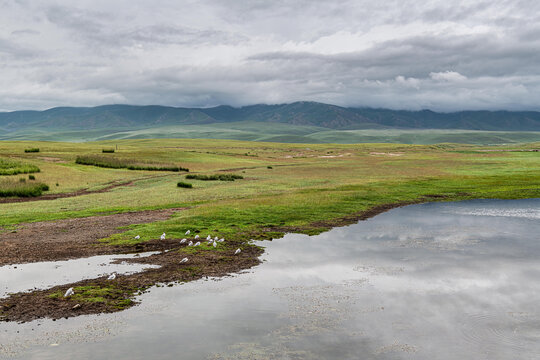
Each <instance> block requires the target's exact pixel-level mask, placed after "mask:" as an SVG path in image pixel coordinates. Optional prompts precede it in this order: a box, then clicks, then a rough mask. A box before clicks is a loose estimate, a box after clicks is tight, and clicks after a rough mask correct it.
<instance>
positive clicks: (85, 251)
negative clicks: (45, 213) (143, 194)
mask: <svg viewBox="0 0 540 360" xmlns="http://www.w3.org/2000/svg"><path fill="white" fill-rule="evenodd" d="M179 210H183V208H175V209H166V210H148V211H138V212H128V213H122V214H113V215H105V216H91V217H86V218H77V219H66V220H57V221H46V222H35V223H27V224H20V225H19V227H18V229H17V230H14V231H11V232H4V233H0V266H2V265H8V264H21V263H29V262H37V261H56V260H67V259H75V258H81V257H88V256H93V255H105V254H122V253H126V252H135V251H153V250H162V249H167V248H168V247H170V245H171V244H170V243H169V242H168V241H149V242H145V243H143V244H141V245H139V246H136V247H135V248H134V247H133V246H106V245H104V244H102V243H99V242H98V241H97V240H98V239H102V238H105V237H108V236H111V235H112V234H116V233H121V232H123V231H125V230H122V229H119V227H123V226H128V225H132V224H143V223H149V222H154V221H159V220H166V219H167V218H169V217H170V216H171V215H172V214H173V213H174V212H175V211H179Z"/></svg>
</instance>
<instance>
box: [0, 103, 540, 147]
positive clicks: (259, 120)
mask: <svg viewBox="0 0 540 360" xmlns="http://www.w3.org/2000/svg"><path fill="white" fill-rule="evenodd" d="M227 124H229V125H230V126H227ZM257 124H258V125H257ZM231 127H234V131H230V130H231ZM244 127H247V128H249V130H247V131H246V129H245V128H244ZM257 128H260V131H258V130H257ZM216 129H217V130H216ZM365 129H379V130H385V129H386V130H388V129H399V130H404V131H406V130H423V129H445V130H450V129H452V130H467V131H468V130H480V131H503V132H530V131H540V112H534V111H516V112H510V111H462V112H454V113H437V112H433V111H430V110H422V111H402V110H389V109H367V108H345V107H340V106H335V105H329V104H322V103H317V102H305V101H302V102H295V103H292V104H281V105H251V106H244V107H240V108H235V107H231V106H217V107H213V108H177V107H168V106H156V105H150V106H135V105H104V106H97V107H58V108H52V109H49V110H45V111H14V112H0V139H3V140H6V139H35V140H39V139H44V140H45V139H46V140H55V139H59V140H61V139H68V140H73V139H75V140H78V141H80V140H85V139H88V140H90V139H106V138H107V139H113V138H125V137H129V138H137V137H151V136H156V137H166V135H167V133H169V134H171V137H188V136H186V135H187V133H189V132H191V134H192V135H193V136H194V137H209V138H214V137H215V138H230V137H231V136H232V138H234V139H246V140H247V139H256V140H261V139H259V138H262V139H263V141H264V139H265V135H268V136H269V138H274V139H275V140H276V141H277V140H279V139H281V141H283V142H292V141H296V142H308V141H310V139H311V140H313V141H314V142H315V141H317V142H320V141H323V142H326V141H327V140H330V139H332V140H331V141H335V142H350V141H355V140H357V141H358V140H361V139H364V138H365V136H364V135H362V136H360V135H359V134H358V133H355V132H354V131H358V130H365ZM215 131H217V132H218V133H219V134H217V135H216V133H215ZM175 132H176V133H177V134H176V135H172V134H174V133H175ZM153 133H154V135H152V134H153ZM60 134H63V135H62V136H60ZM66 134H71V135H72V136H71V135H69V136H68V135H66ZM85 134H86V135H87V136H88V138H85ZM156 134H157V135H161V134H164V135H165V136H157V135H156ZM70 136H71V137H70ZM468 136H469V135H468ZM469 137H470V136H469ZM528 137H529V136H527V138H528ZM533 137H534V136H533ZM490 138H493V135H490ZM510 138H516V136H512V135H510ZM295 139H296V140H295ZM340 139H346V140H343V141H339V140H340ZM300 140H303V141H300ZM383 140H384V138H383ZM268 141H270V140H268ZM501 141H502V140H501Z"/></svg>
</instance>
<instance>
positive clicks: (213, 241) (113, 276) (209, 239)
mask: <svg viewBox="0 0 540 360" xmlns="http://www.w3.org/2000/svg"><path fill="white" fill-rule="evenodd" d="M190 233H191V231H190V230H188V231H186V236H187V235H189V234H190ZM166 236H167V235H166V234H165V233H163V234H161V237H160V239H161V240H165V238H166ZM140 238H141V237H140V235H137V236H135V239H136V240H139V239H140ZM199 238H200V237H199V235H195V237H194V240H198V239H199ZM186 241H187V239H186V238H184V239H182V240H180V244H184V243H185V242H186ZM206 241H207V242H208V244H212V246H214V247H217V243H218V242H224V241H225V239H224V238H221V239H219V238H218V237H217V236H216V237H214V238H213V239H212V237H211V236H210V235H208V236H207V237H206ZM199 245H201V242H200V241H197V242H196V243H195V244H193V241H190V242H189V243H188V245H187V246H199ZM241 251H242V250H240V249H236V251H235V252H234V255H238V254H240V252H241ZM188 261H189V259H188V258H187V257H185V258H183V259H182V260H180V264H184V263H187V262H188ZM114 279H116V273H112V274H111V275H109V277H108V278H107V280H114ZM72 295H75V291H74V290H73V288H72V287H71V288H69V289H67V291H66V293H65V294H64V297H68V296H72Z"/></svg>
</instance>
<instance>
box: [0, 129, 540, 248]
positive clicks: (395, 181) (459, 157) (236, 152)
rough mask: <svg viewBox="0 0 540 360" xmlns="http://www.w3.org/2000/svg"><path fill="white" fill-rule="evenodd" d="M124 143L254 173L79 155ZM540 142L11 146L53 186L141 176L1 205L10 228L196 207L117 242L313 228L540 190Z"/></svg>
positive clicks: (133, 151)
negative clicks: (376, 209) (375, 212)
mask: <svg viewBox="0 0 540 360" xmlns="http://www.w3.org/2000/svg"><path fill="white" fill-rule="evenodd" d="M116 145H118V150H117V151H116V153H115V154H114V155H112V154H111V155H112V156H118V157H119V158H123V159H133V160H137V161H148V162H158V163H172V164H176V165H178V166H182V167H187V168H189V169H190V171H191V173H194V174H201V175H210V174H216V173H223V174H227V173H234V174H238V175H242V176H243V177H244V179H241V180H237V181H234V182H230V181H210V182H209V181H200V180H190V183H192V184H193V188H192V189H186V188H179V187H178V186H177V183H178V182H179V181H182V180H184V179H185V174H181V173H172V172H170V173H167V172H164V173H161V172H160V173H156V172H151V171H129V170H126V169H108V168H100V167H94V166H87V165H80V164H76V163H75V159H76V157H77V156H79V155H85V154H98V153H101V149H102V148H112V147H115V146H116ZM539 145H540V144H538V143H536V144H529V145H514V146H512V147H510V146H506V147H503V146H499V147H479V146H471V145H456V144H440V145H429V146H423V145H396V144H358V145H335V144H316V145H314V144H310V145H305V144H283V143H261V142H240V141H229V140H183V139H175V140H120V141H102V142H95V143H61V142H0V158H3V159H9V160H16V161H23V162H24V163H28V164H33V165H36V166H38V167H39V168H40V169H41V173H40V174H39V176H38V180H39V181H41V182H43V183H45V184H49V185H50V187H51V190H50V193H60V192H68V191H77V190H81V189H100V188H103V187H105V186H107V184H110V183H111V182H114V181H133V186H129V187H121V188H116V189H113V190H111V191H109V192H103V193H95V194H88V195H83V196H77V197H70V198H61V199H57V200H53V201H35V202H27V203H9V204H0V209H1V212H0V214H1V215H0V226H5V225H14V224H17V223H21V222H33V221H42V220H55V219H62V218H72V217H83V216H89V215H103V214H111V213H117V212H127V211H137V210H146V209H159V208H172V207H189V209H188V210H186V211H183V212H179V213H178V214H177V215H175V216H174V217H173V218H172V219H170V220H168V221H165V222H160V223H154V224H145V225H139V226H133V227H132V228H131V229H126V230H127V231H126V233H124V234H119V235H115V236H113V238H111V239H109V241H113V242H125V241H133V240H132V237H133V235H134V234H135V233H137V234H141V236H142V239H141V240H145V239H146V240H147V239H150V238H158V237H159V234H161V233H162V232H163V231H166V232H167V233H168V234H171V236H177V237H181V235H182V234H183V233H184V232H185V231H186V230H187V229H192V230H193V229H197V230H200V231H202V232H206V231H211V232H212V233H216V232H219V233H220V234H222V235H223V236H241V234H247V233H250V234H256V233H258V232H260V231H261V230H262V229H265V228H278V227H286V226H290V227H303V228H304V229H305V231H307V232H309V231H315V232H316V231H320V230H321V227H320V226H319V227H316V226H315V227H314V226H312V224H314V223H317V222H321V221H329V220H332V219H338V218H341V217H344V216H347V215H350V214H354V213H357V212H360V211H365V210H366V209H369V208H371V207H373V206H377V205H380V204H385V203H396V202H410V201H417V200H419V199H421V198H426V195H427V199H433V200H436V199H442V198H444V199H446V200H451V199H465V198H525V197H539V196H540V155H539V154H540V153H538V152H533V151H522V150H531V149H535V148H538V147H539ZM28 147H39V148H40V152H39V153H25V152H24V149H25V148H28ZM486 150H488V151H486ZM492 150H495V151H492ZM503 150H504V151H503ZM506 150H513V151H506ZM269 167H271V168H269ZM8 177H9V176H8ZM56 184H58V186H56ZM433 195H437V197H435V196H433ZM438 196H442V198H441V197H438ZM315 228H317V229H315Z"/></svg>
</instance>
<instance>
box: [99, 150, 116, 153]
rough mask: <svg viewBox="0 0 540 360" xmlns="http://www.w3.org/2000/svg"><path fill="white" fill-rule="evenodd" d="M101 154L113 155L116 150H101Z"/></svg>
mask: <svg viewBox="0 0 540 360" xmlns="http://www.w3.org/2000/svg"><path fill="white" fill-rule="evenodd" d="M101 152H102V153H108V154H113V153H114V149H101Z"/></svg>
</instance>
